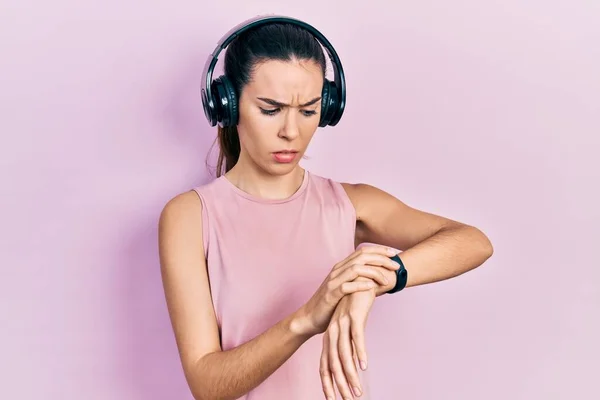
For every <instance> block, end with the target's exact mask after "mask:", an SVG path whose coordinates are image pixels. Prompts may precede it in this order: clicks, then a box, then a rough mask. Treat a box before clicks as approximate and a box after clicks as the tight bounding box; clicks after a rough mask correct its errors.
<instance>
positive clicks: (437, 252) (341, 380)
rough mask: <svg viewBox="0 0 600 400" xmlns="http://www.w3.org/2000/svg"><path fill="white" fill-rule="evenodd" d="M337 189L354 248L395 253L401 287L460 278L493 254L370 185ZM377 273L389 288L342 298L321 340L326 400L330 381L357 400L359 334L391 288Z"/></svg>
mask: <svg viewBox="0 0 600 400" xmlns="http://www.w3.org/2000/svg"><path fill="white" fill-rule="evenodd" d="M342 185H343V187H344V189H345V190H346V193H347V194H348V196H349V198H350V201H351V202H352V204H353V205H354V208H355V210H356V219H357V227H356V228H357V229H356V243H357V244H360V243H374V244H379V245H384V246H389V247H393V248H395V249H397V250H401V251H402V253H401V255H400V256H401V260H402V263H403V264H404V266H405V267H406V270H407V272H408V281H407V284H406V287H410V286H417V285H423V284H427V283H433V282H438V281H441V280H445V279H449V278H453V277H455V276H458V275H461V274H463V273H465V272H467V271H470V270H472V269H474V268H476V267H478V266H480V265H481V264H483V263H484V262H485V261H486V260H487V259H488V258H489V257H491V255H492V253H493V247H492V244H491V242H490V240H489V239H488V238H487V236H486V235H485V234H484V233H483V232H481V230H479V229H477V228H475V227H473V226H470V225H467V224H464V223H461V222H458V221H454V220H451V219H449V218H446V217H442V216H438V215H435V214H431V213H428V212H424V211H421V210H418V209H415V208H412V207H410V206H408V205H406V204H405V203H403V202H402V201H400V200H399V199H397V198H396V197H394V196H392V195H390V194H389V193H386V192H385V191H383V190H381V189H378V188H376V187H373V186H370V185H366V184H346V183H344V184H342ZM381 272H382V273H383V274H384V275H385V276H386V278H388V281H389V282H390V283H389V284H388V285H387V286H378V287H377V288H375V289H373V292H363V293H354V294H352V295H349V296H346V297H345V298H343V299H342V300H341V301H340V302H339V304H338V306H337V308H336V311H335V313H334V315H333V316H332V318H331V321H330V324H329V327H328V329H327V331H326V332H325V334H324V336H323V351H322V354H321V365H320V371H321V377H322V378H321V379H322V381H323V392H324V394H325V396H326V397H331V398H334V397H335V389H334V385H333V381H334V380H335V382H336V386H337V387H338V390H339V391H340V393H341V394H342V395H344V397H346V396H348V397H350V396H351V393H353V392H354V395H355V396H360V393H361V386H362V385H361V383H360V381H359V379H358V372H357V368H356V363H357V362H360V364H361V369H365V368H366V361H367V352H366V349H365V338H364V328H365V324H366V321H367V318H368V314H369V311H370V309H371V306H372V304H373V300H374V299H375V297H376V296H380V295H382V294H385V293H387V292H388V291H389V290H390V289H391V288H393V287H394V286H395V284H396V275H395V272H394V271H389V270H385V271H384V269H383V268H382V271H381ZM358 279H366V278H358ZM353 349H354V351H353ZM353 353H354V354H353Z"/></svg>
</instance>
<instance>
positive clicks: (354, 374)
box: [338, 322, 362, 397]
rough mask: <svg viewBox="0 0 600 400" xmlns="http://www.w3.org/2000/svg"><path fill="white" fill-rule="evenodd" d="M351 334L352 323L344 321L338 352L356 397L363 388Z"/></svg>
mask: <svg viewBox="0 0 600 400" xmlns="http://www.w3.org/2000/svg"><path fill="white" fill-rule="evenodd" d="M351 340H352V339H351V336H350V323H349V322H347V323H342V324H341V325H340V333H339V339H338V353H339V357H340V363H341V364H342V368H343V369H344V376H345V377H346V380H347V381H348V386H350V388H351V389H352V392H353V393H354V395H355V396H356V397H359V396H361V395H362V388H361V384H360V379H359V377H358V371H357V370H356V364H355V363H354V358H353V356H352V343H351Z"/></svg>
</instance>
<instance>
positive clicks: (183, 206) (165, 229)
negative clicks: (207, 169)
mask: <svg viewBox="0 0 600 400" xmlns="http://www.w3.org/2000/svg"><path fill="white" fill-rule="evenodd" d="M201 222H202V202H201V201H200V198H199V196H198V194H197V193H196V192H195V190H190V191H187V192H183V193H180V194H178V195H176V196H174V197H173V198H171V199H169V200H168V201H167V202H166V204H165V205H164V206H163V208H162V210H161V212H160V216H159V222H158V224H159V236H160V237H161V238H163V237H165V236H167V235H168V236H170V235H172V234H174V233H176V232H182V231H184V232H185V233H187V234H189V233H192V232H193V231H195V230H196V229H197V228H198V227H201V226H202V225H201ZM199 223H200V224H199Z"/></svg>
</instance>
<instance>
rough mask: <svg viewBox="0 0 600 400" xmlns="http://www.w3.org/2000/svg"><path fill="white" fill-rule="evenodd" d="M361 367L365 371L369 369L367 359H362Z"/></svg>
mask: <svg viewBox="0 0 600 400" xmlns="http://www.w3.org/2000/svg"><path fill="white" fill-rule="evenodd" d="M360 369H362V370H363V371H365V370H366V369H367V362H366V361H361V362H360Z"/></svg>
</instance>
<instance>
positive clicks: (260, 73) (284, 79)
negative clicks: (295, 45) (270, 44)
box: [248, 60, 323, 100]
mask: <svg viewBox="0 0 600 400" xmlns="http://www.w3.org/2000/svg"><path fill="white" fill-rule="evenodd" d="M322 87H323V73H322V72H321V67H320V66H319V64H317V63H316V62H315V61H310V60H309V61H307V60H293V61H279V60H269V61H265V62H262V63H259V64H258V65H257V66H256V67H255V68H254V71H253V74H252V79H251V81H250V82H249V84H248V89H249V90H250V91H252V92H255V93H256V94H259V93H260V95H263V96H268V97H271V98H275V99H277V98H279V99H281V100H284V99H288V98H289V97H291V96H293V97H297V96H299V97H301V98H303V97H311V98H313V97H315V96H320V95H321V89H322Z"/></svg>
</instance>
